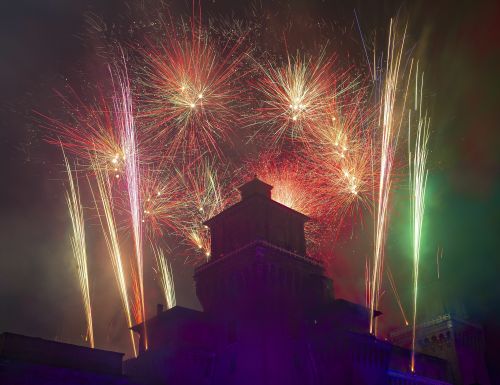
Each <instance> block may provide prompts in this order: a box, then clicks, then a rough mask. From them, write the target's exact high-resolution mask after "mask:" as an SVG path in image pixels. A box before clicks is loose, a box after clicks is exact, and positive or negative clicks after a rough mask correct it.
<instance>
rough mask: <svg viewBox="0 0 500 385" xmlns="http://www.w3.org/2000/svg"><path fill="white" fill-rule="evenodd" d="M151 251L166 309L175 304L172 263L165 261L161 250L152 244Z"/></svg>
mask: <svg viewBox="0 0 500 385" xmlns="http://www.w3.org/2000/svg"><path fill="white" fill-rule="evenodd" d="M153 253H154V255H155V259H156V274H157V275H158V278H159V281H160V286H161V289H162V294H163V296H164V297H165V304H166V306H167V309H170V308H172V307H174V306H175V304H176V299H175V286H174V276H173V273H172V265H171V264H170V263H169V262H168V261H167V258H166V257H165V254H164V252H163V250H162V249H161V248H159V247H155V246H153Z"/></svg>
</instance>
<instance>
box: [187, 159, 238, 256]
mask: <svg viewBox="0 0 500 385" xmlns="http://www.w3.org/2000/svg"><path fill="white" fill-rule="evenodd" d="M180 176H181V179H182V183H183V185H184V187H185V192H186V197H185V200H186V205H185V214H184V216H183V218H184V220H183V224H182V227H181V235H182V236H183V237H184V238H185V239H186V240H187V241H188V243H189V244H190V245H191V246H193V247H194V249H195V250H197V251H199V252H201V253H203V256H204V257H205V259H206V260H208V259H209V258H210V233H209V229H208V228H207V227H206V226H205V225H204V224H203V223H204V222H205V221H207V220H208V219H210V218H212V217H213V216H215V215H216V214H218V213H219V212H221V211H222V210H223V209H224V208H225V207H226V204H227V201H228V198H227V194H226V192H225V186H224V185H223V181H224V172H221V171H218V170H217V169H216V168H215V167H214V163H213V162H211V161H204V162H202V163H201V164H200V165H199V166H197V167H189V168H188V170H185V171H184V172H181V174H180Z"/></svg>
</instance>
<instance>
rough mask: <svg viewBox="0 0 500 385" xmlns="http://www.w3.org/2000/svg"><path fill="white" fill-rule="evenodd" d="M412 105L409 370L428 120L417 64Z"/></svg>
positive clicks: (413, 331)
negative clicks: (414, 120) (415, 122)
mask: <svg viewBox="0 0 500 385" xmlns="http://www.w3.org/2000/svg"><path fill="white" fill-rule="evenodd" d="M415 77H416V79H415V106H414V111H415V112H416V113H417V118H416V121H417V129H416V139H415V144H414V150H413V152H412V151H411V149H410V148H409V151H408V156H409V170H410V172H409V181H410V194H411V218H412V226H411V227H412V235H413V236H412V240H413V252H412V254H413V322H412V329H413V330H412V355H411V371H412V372H414V371H415V339H416V326H417V325H416V324H417V299H418V273H419V263H420V243H421V239H422V224H423V220H424V211H425V188H426V185H427V166H426V164H427V154H428V150H427V143H428V141H429V126H430V119H429V118H428V117H427V114H425V113H423V111H422V87H423V74H422V76H421V77H420V78H419V73H418V64H417V71H416V72H415ZM408 120H409V124H408V130H409V132H408V138H409V139H408V142H409V143H408V146H410V138H411V136H410V134H411V132H410V130H411V123H412V116H411V110H410V113H409V114H408Z"/></svg>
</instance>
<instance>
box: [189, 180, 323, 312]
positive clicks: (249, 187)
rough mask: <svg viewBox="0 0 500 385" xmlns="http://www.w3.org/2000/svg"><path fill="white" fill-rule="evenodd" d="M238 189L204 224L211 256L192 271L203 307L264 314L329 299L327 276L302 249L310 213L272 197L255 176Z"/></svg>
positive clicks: (209, 310) (205, 308)
mask: <svg viewBox="0 0 500 385" xmlns="http://www.w3.org/2000/svg"><path fill="white" fill-rule="evenodd" d="M239 190H240V193H241V201H240V202H238V203H236V204H235V205H233V206H231V207H229V208H228V209H226V210H224V211H223V212H221V213H220V214H219V215H217V216H215V217H213V218H211V219H210V220H208V221H207V222H206V223H205V225H206V226H208V227H209V228H210V232H211V241H212V242H211V248H212V249H211V255H212V259H211V260H210V261H209V262H207V263H205V264H203V265H201V266H199V267H198V268H197V269H196V270H195V275H194V279H195V282H196V293H197V296H198V298H199V300H200V303H201V305H202V306H203V309H204V310H205V311H206V312H209V313H210V312H211V313H214V312H217V313H218V314H230V315H231V316H232V317H235V316H237V315H238V314H239V315H245V314H247V313H248V312H250V313H252V314H253V316H256V315H257V313H259V312H262V313H264V314H263V315H265V316H266V317H267V316H269V315H271V314H270V313H279V314H282V315H284V314H289V313H290V312H292V313H297V312H301V311H306V310H307V309H309V308H311V307H315V306H318V305H320V304H321V303H324V302H328V301H330V300H331V299H332V283H331V280H330V279H328V278H327V277H326V276H325V275H324V270H323V266H322V264H321V263H320V262H319V261H317V260H315V259H313V258H310V257H308V256H307V253H306V241H305V236H304V224H305V223H306V221H308V220H309V218H308V217H307V216H305V215H303V214H301V213H299V212H297V211H295V210H292V209H291V208H289V207H287V206H284V205H282V204H280V203H278V202H276V201H273V200H272V199H271V190H272V186H270V185H268V184H266V183H264V182H262V181H260V180H259V179H257V178H255V179H253V180H252V181H250V182H248V183H246V184H244V185H243V186H242V187H240V189H239ZM277 304H278V306H277Z"/></svg>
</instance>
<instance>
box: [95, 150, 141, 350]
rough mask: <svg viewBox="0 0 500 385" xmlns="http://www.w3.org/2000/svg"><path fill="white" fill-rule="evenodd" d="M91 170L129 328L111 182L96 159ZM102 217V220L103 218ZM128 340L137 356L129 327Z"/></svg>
mask: <svg viewBox="0 0 500 385" xmlns="http://www.w3.org/2000/svg"><path fill="white" fill-rule="evenodd" d="M93 170H94V175H95V179H96V182H97V189H98V192H99V196H98V197H99V199H96V196H95V195H94V192H93V190H92V189H91V191H92V195H93V196H94V202H95V205H96V209H97V213H98V216H99V221H100V223H101V228H102V232H103V235H104V240H105V241H106V246H107V249H108V253H109V256H110V258H111V264H112V266H113V272H114V275H115V279H116V283H117V285H118V291H119V293H120V299H121V302H122V307H123V312H124V314H125V319H126V321H127V326H128V328H129V329H130V328H131V327H132V326H133V324H132V316H131V307H130V303H129V298H128V292H127V281H126V278H125V269H124V259H123V256H122V253H121V251H120V245H119V242H118V230H117V227H116V221H115V216H114V203H113V195H112V190H111V182H110V180H109V176H108V174H105V173H104V172H103V170H102V169H101V168H100V166H99V162H98V160H97V159H96V160H95V161H94V162H93ZM89 184H90V182H89ZM98 202H101V206H102V215H101V213H100V209H99V205H98ZM103 218H104V220H103ZM129 333H130V342H131V344H132V349H133V351H134V355H135V356H137V349H136V346H135V340H134V333H133V331H132V330H131V329H130V330H129Z"/></svg>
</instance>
